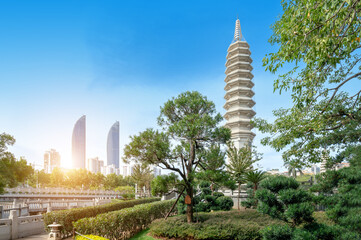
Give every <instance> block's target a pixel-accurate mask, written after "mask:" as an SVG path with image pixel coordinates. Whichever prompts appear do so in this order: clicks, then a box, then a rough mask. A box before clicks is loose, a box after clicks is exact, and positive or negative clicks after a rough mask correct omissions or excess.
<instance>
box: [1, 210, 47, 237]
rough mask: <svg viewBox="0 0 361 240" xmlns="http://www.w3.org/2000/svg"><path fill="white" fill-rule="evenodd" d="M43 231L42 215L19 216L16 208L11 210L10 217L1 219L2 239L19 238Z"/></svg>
mask: <svg viewBox="0 0 361 240" xmlns="http://www.w3.org/2000/svg"><path fill="white" fill-rule="evenodd" d="M42 232H44V221H43V216H42V215H35V216H26V217H18V214H17V212H16V210H11V211H10V217H9V219H0V240H12V239H18V238H23V237H27V236H31V235H35V234H39V233H42Z"/></svg>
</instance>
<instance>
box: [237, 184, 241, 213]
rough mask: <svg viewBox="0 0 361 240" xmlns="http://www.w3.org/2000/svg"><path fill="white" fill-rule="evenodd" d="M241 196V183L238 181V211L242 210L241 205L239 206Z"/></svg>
mask: <svg viewBox="0 0 361 240" xmlns="http://www.w3.org/2000/svg"><path fill="white" fill-rule="evenodd" d="M240 198H241V183H240V182H239V183H238V197H237V202H238V211H240V210H241V209H240V207H239V199H240Z"/></svg>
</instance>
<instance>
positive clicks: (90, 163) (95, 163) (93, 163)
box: [86, 157, 104, 173]
mask: <svg viewBox="0 0 361 240" xmlns="http://www.w3.org/2000/svg"><path fill="white" fill-rule="evenodd" d="M102 167H104V161H103V160H100V159H99V158H98V157H95V158H88V159H87V161H86V169H87V170H88V171H90V172H92V173H97V172H101V168H102Z"/></svg>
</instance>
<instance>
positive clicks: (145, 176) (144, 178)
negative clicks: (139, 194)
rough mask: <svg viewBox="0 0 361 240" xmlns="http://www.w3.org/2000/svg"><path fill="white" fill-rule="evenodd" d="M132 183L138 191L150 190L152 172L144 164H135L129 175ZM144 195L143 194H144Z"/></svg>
mask: <svg viewBox="0 0 361 240" xmlns="http://www.w3.org/2000/svg"><path fill="white" fill-rule="evenodd" d="M131 178H132V179H133V181H134V182H135V183H136V184H137V187H138V188H140V189H143V188H145V189H148V190H149V189H150V182H151V181H152V179H153V171H152V170H151V169H150V168H149V166H146V165H145V164H136V165H134V168H133V173H132V175H131ZM144 194H145V193H144Z"/></svg>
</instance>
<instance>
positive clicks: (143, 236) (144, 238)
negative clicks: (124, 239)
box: [130, 229, 156, 240]
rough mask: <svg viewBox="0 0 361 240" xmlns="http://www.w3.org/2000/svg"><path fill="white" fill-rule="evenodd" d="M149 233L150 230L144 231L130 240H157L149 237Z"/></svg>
mask: <svg viewBox="0 0 361 240" xmlns="http://www.w3.org/2000/svg"><path fill="white" fill-rule="evenodd" d="M148 233H149V229H146V230H143V231H141V232H140V233H138V234H137V235H135V236H133V237H132V238H131V239H130V240H156V239H155V238H152V237H150V236H147V234H148Z"/></svg>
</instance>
